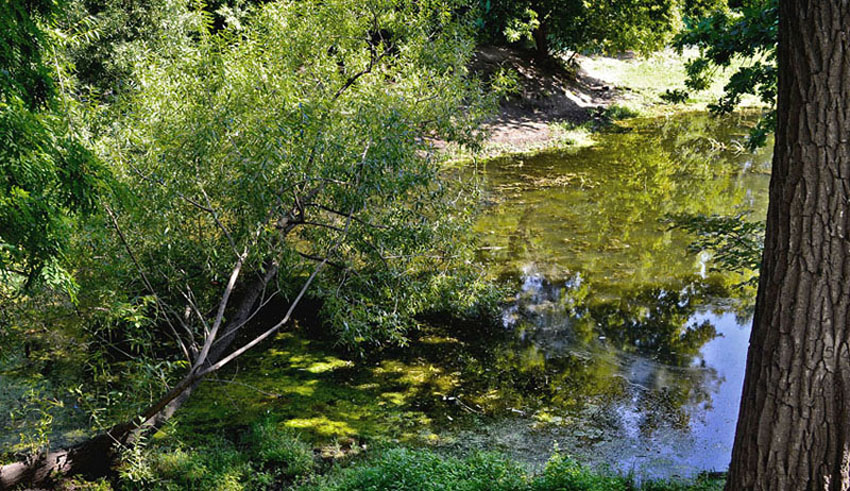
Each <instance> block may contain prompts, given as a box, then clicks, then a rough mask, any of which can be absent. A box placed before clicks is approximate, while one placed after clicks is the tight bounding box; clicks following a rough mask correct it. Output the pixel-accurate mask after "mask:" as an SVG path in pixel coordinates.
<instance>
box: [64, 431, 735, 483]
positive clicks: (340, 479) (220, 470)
mask: <svg viewBox="0 0 850 491" xmlns="http://www.w3.org/2000/svg"><path fill="white" fill-rule="evenodd" d="M67 484H70V485H71V486H70V488H68V487H66V489H97V490H100V491H107V490H110V489H121V490H132V489H165V490H180V489H193V490H267V489H291V490H300V491H320V490H332V491H361V490H364V491H369V490H374V491H378V490H395V491H450V490H451V491H455V490H456V491H485V490H487V491H490V490H492V491H556V490H559V491H585V490H586V491H639V490H640V491H686V490H692V491H712V490H720V489H722V487H723V481H722V479H718V478H713V477H709V476H700V477H698V478H696V479H693V480H689V481H642V482H639V481H637V480H636V479H635V478H634V477H633V476H629V475H621V474H617V473H615V472H612V471H609V470H605V469H592V468H590V467H588V466H585V465H582V464H581V463H579V462H577V461H575V460H573V459H571V458H568V457H566V456H563V455H561V454H560V453H558V452H556V453H555V454H554V455H553V456H552V457H551V458H550V459H549V461H548V463H547V464H546V465H545V467H544V468H543V469H541V470H538V471H532V470H529V469H528V468H527V467H526V466H524V465H522V464H520V463H517V462H514V461H511V460H510V459H509V458H507V457H506V456H504V455H502V454H499V453H494V452H476V453H471V454H467V455H463V456H458V455H448V454H444V453H442V452H438V451H435V450H431V449H422V448H419V449H415V448H409V447H401V446H391V447H386V448H378V449H370V450H369V451H368V452H362V453H360V452H353V453H350V454H348V455H343V456H342V457H340V458H337V459H332V460H328V459H322V458H321V456H320V455H319V453H318V452H314V451H313V449H312V448H310V446H309V445H308V444H306V443H305V442H304V441H303V440H302V439H300V438H299V436H298V434H297V433H295V432H293V431H292V430H291V429H288V428H282V427H279V426H278V425H277V424H275V423H274V422H271V421H263V422H260V423H257V424H254V425H252V426H251V427H250V428H248V429H247V430H245V431H243V432H242V433H241V434H238V435H235V436H234V435H231V436H229V437H225V436H223V435H219V436H215V437H203V439H202V440H198V441H196V442H193V443H192V444H191V445H190V444H187V443H185V442H180V441H179V440H178V441H177V442H174V441H172V439H168V440H167V442H166V441H155V440H152V441H151V442H149V444H148V445H147V446H146V448H145V449H144V451H143V453H142V455H141V458H137V459H132V460H131V461H126V462H125V463H124V465H123V467H122V468H121V469H120V470H119V475H118V477H117V478H116V479H115V480H114V481H113V483H112V484H111V485H110V484H109V483H108V482H106V481H104V480H101V481H98V482H96V483H86V482H83V481H79V480H73V481H67Z"/></svg>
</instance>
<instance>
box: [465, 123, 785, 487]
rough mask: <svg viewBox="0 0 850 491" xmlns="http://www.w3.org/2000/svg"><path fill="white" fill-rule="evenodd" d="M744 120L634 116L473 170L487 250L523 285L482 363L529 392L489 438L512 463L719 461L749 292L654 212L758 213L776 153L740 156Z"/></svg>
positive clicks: (678, 465) (626, 466)
mask: <svg viewBox="0 0 850 491" xmlns="http://www.w3.org/2000/svg"><path fill="white" fill-rule="evenodd" d="M750 124H752V119H747V118H730V119H723V120H717V119H712V118H710V117H708V116H706V115H704V114H689V115H684V116H677V117H676V118H671V119H656V120H638V121H634V122H632V123H630V124H629V125H628V128H627V129H626V130H625V131H622V132H612V133H609V134H605V135H603V136H602V137H601V138H600V142H599V143H598V144H597V145H596V146H594V147H592V148H589V149H584V150H580V151H578V152H574V153H560V154H547V155H541V156H536V157H532V158H527V159H523V158H518V159H517V158H515V159H502V160H497V161H494V162H491V163H489V164H488V165H487V166H486V167H485V168H484V169H483V174H484V176H485V181H486V187H487V189H488V195H487V196H488V199H489V208H488V210H487V212H486V213H485V216H484V217H483V218H482V219H481V220H480V221H479V223H478V225H477V229H478V231H479V233H480V234H481V235H482V237H484V242H485V244H484V246H483V247H482V250H481V256H482V258H483V259H485V260H486V261H488V262H489V264H490V267H491V269H492V271H493V274H494V276H497V277H501V278H503V279H507V280H508V281H512V282H513V284H515V285H516V291H517V294H516V298H515V299H514V301H513V302H511V303H510V304H509V305H508V306H507V307H506V309H505V311H504V314H503V320H504V324H505V328H506V330H507V333H508V334H507V335H506V337H505V338H504V339H503V340H502V341H501V342H500V343H496V344H492V345H491V346H490V348H489V349H490V351H491V352H490V353H489V356H490V357H492V359H491V362H492V363H493V366H495V367H498V368H497V369H498V370H501V371H513V372H518V373H525V374H526V375H529V376H530V377H532V378H534V380H535V382H534V383H533V384H531V385H533V386H534V388H533V389H532V390H529V391H528V392H529V394H528V395H529V396H531V395H532V393H533V394H534V395H535V396H536V400H534V402H530V401H531V400H532V399H533V398H534V397H528V398H526V399H525V401H526V404H525V406H523V407H522V408H520V409H516V410H515V411H514V412H515V413H516V414H518V415H519V416H513V417H511V418H509V420H506V421H505V427H504V428H499V427H498V425H496V426H494V427H492V428H489V429H488V430H487V431H488V432H489V435H488V437H489V438H492V439H494V440H495V441H496V442H498V443H501V444H502V446H504V447H506V448H509V449H510V450H511V451H512V452H515V454H516V455H517V457H518V458H526V459H528V457H529V456H532V457H531V460H532V461H533V460H534V457H533V456H534V455H538V454H539V455H541V456H543V455H546V454H547V452H550V451H551V448H552V444H553V442H557V444H558V445H559V447H560V448H561V449H562V450H563V451H565V452H567V453H575V454H581V455H582V456H583V457H584V458H585V459H589V460H591V461H594V462H598V463H608V464H610V465H615V466H617V467H619V468H620V469H622V470H625V471H634V472H636V474H638V475H643V476H676V475H678V476H687V475H692V474H694V473H696V472H698V471H700V470H723V469H725V468H726V467H727V465H728V461H729V456H730V453H731V444H732V437H733V435H734V427H735V420H736V417H737V411H738V403H739V398H740V392H741V385H742V382H743V374H744V364H745V358H746V349H747V341H748V337H749V325H750V322H751V319H750V316H749V310H750V309H751V304H752V300H753V298H752V297H753V294H754V292H753V291H752V290H741V289H736V288H734V285H736V284H737V283H738V282H740V280H741V278H740V277H735V276H733V275H729V274H723V273H719V272H715V271H712V269H711V263H710V261H709V257H708V255H707V254H706V253H702V254H694V253H689V252H688V251H687V245H688V243H689V242H690V238H689V237H688V236H687V235H685V234H684V233H683V232H681V231H679V230H675V229H671V228H670V227H669V225H667V224H665V223H664V222H663V219H664V217H665V216H668V215H670V214H681V213H685V214H696V213H703V214H719V215H735V214H738V213H741V212H750V213H751V217H752V218H753V219H761V217H763V216H764V214H765V211H766V205H767V186H768V180H769V175H768V171H769V164H770V153H769V152H767V151H762V152H760V153H758V154H756V155H752V154H749V153H747V152H742V151H741V146H740V143H741V142H743V140H744V138H745V135H746V132H747V128H746V127H747V126H748V125H750ZM531 374H533V375H531ZM485 378H486V377H485ZM526 378H528V377H526ZM523 380H524V379H523V378H522V377H518V376H516V375H515V376H513V377H510V380H504V377H501V378H500V377H496V378H494V379H493V380H492V381H491V383H492V385H493V386H494V387H495V386H497V385H498V384H499V383H513V384H514V385H515V386H516V387H514V388H513V389H506V388H505V387H504V386H502V387H500V390H516V391H518V392H523V388H522V381H523ZM484 383H485V385H486V382H484ZM511 409H515V408H511Z"/></svg>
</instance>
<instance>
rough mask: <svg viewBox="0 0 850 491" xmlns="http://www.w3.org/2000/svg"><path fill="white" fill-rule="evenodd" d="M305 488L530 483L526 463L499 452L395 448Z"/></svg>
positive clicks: (419, 489)
mask: <svg viewBox="0 0 850 491" xmlns="http://www.w3.org/2000/svg"><path fill="white" fill-rule="evenodd" d="M304 489H317V490H318V489H323V490H324V489H329V490H338V491H343V490H352V491H354V490H358V491H360V490H364V491H366V490H376V491H377V490H395V491H404V490H410V491H437V490H458V491H475V490H494V491H498V490H514V489H527V485H526V483H525V471H524V469H523V468H522V467H520V466H518V465H516V464H513V463H511V462H509V461H508V460H505V459H504V458H502V457H499V456H497V455H495V454H489V453H481V454H475V455H473V456H471V457H467V458H465V459H459V458H455V457H445V456H442V455H440V454H438V453H435V452H431V451H422V450H409V449H405V448H395V449H392V450H389V451H387V452H384V453H382V454H381V455H380V456H379V457H377V458H376V459H375V460H371V461H367V462H365V463H363V464H360V465H355V466H352V467H349V468H346V469H342V470H340V471H338V472H337V473H335V474H332V475H330V476H328V477H327V478H325V479H323V480H320V481H319V482H317V483H312V484H311V485H310V486H307V487H305V488H304Z"/></svg>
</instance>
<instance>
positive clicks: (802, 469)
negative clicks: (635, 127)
mask: <svg viewBox="0 0 850 491" xmlns="http://www.w3.org/2000/svg"><path fill="white" fill-rule="evenodd" d="M779 4H780V13H779V53H778V56H779V94H778V103H777V104H778V113H777V130H776V145H775V151H774V157H773V175H772V178H771V182H770V205H769V208H768V216H767V232H766V237H765V251H764V257H763V262H762V264H763V267H762V271H761V279H760V281H759V291H758V298H757V301H756V313H755V318H754V321H753V331H752V335H751V338H750V347H749V354H748V358H747V373H746V378H745V381H744V389H743V399H742V401H741V413H740V416H739V419H738V427H737V432H736V435H735V445H734V449H733V451H732V462H731V466H730V469H729V477H728V481H727V484H726V489H728V490H735V491H739V490H803V489H824V490H839V489H841V490H846V489H850V477H848V472H850V345H849V344H848V343H850V236H848V234H850V144H848V140H850V5H848V2H847V1H846V0H780V2H779Z"/></svg>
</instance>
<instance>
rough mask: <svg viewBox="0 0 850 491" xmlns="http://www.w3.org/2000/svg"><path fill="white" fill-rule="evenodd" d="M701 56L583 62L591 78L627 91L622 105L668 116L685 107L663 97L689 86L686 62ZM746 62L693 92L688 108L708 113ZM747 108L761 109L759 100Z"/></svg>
mask: <svg viewBox="0 0 850 491" xmlns="http://www.w3.org/2000/svg"><path fill="white" fill-rule="evenodd" d="M697 55H698V52H697V51H696V50H686V51H685V52H684V53H682V54H681V55H680V54H678V53H676V52H675V51H673V50H672V49H667V50H664V51H662V52H659V53H655V54H653V55H651V56H649V57H646V58H643V57H619V58H614V57H607V56H594V57H585V58H582V60H581V67H582V69H583V70H584V71H585V72H586V73H587V74H588V75H590V76H591V77H593V78H597V79H600V80H604V81H605V82H607V83H610V84H612V85H614V86H615V87H617V88H618V89H620V90H623V91H624V92H625V94H624V95H623V100H622V101H619V104H622V105H624V106H627V107H630V108H632V109H637V110H640V111H641V112H645V113H649V114H658V115H662V114H668V113H670V112H674V111H680V110H681V109H682V105H681V104H669V103H666V102H664V101H663V99H662V98H661V95H662V94H663V93H664V92H665V91H666V90H668V89H671V90H675V89H683V88H684V87H685V77H686V76H685V63H686V62H687V61H688V60H689V59H691V58H695V57H696V56H697ZM745 63H746V61H745V60H736V61H735V62H733V64H732V66H731V67H730V68H729V69H727V70H726V71H724V72H723V73H720V74H719V75H720V76H718V77H716V78H715V80H714V82H713V83H712V84H711V86H710V87H709V88H708V89H707V90H704V91H702V92H696V93H691V94H690V97H689V98H688V99H687V101H686V102H685V103H684V104H685V105H687V107H688V109H698V110H704V109H706V108H707V106H708V104H710V103H712V102H715V101H717V99H718V98H719V97H720V96H721V95H722V94H723V87H724V86H725V85H726V82H727V81H728V80H729V76H730V75H731V73H733V71H734V70H735V69H736V68H737V67H739V66H742V65H743V64H745ZM742 105H743V106H753V107H755V106H760V105H761V104H760V102H759V100H758V99H757V98H756V97H745V98H744V100H743V101H742Z"/></svg>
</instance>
